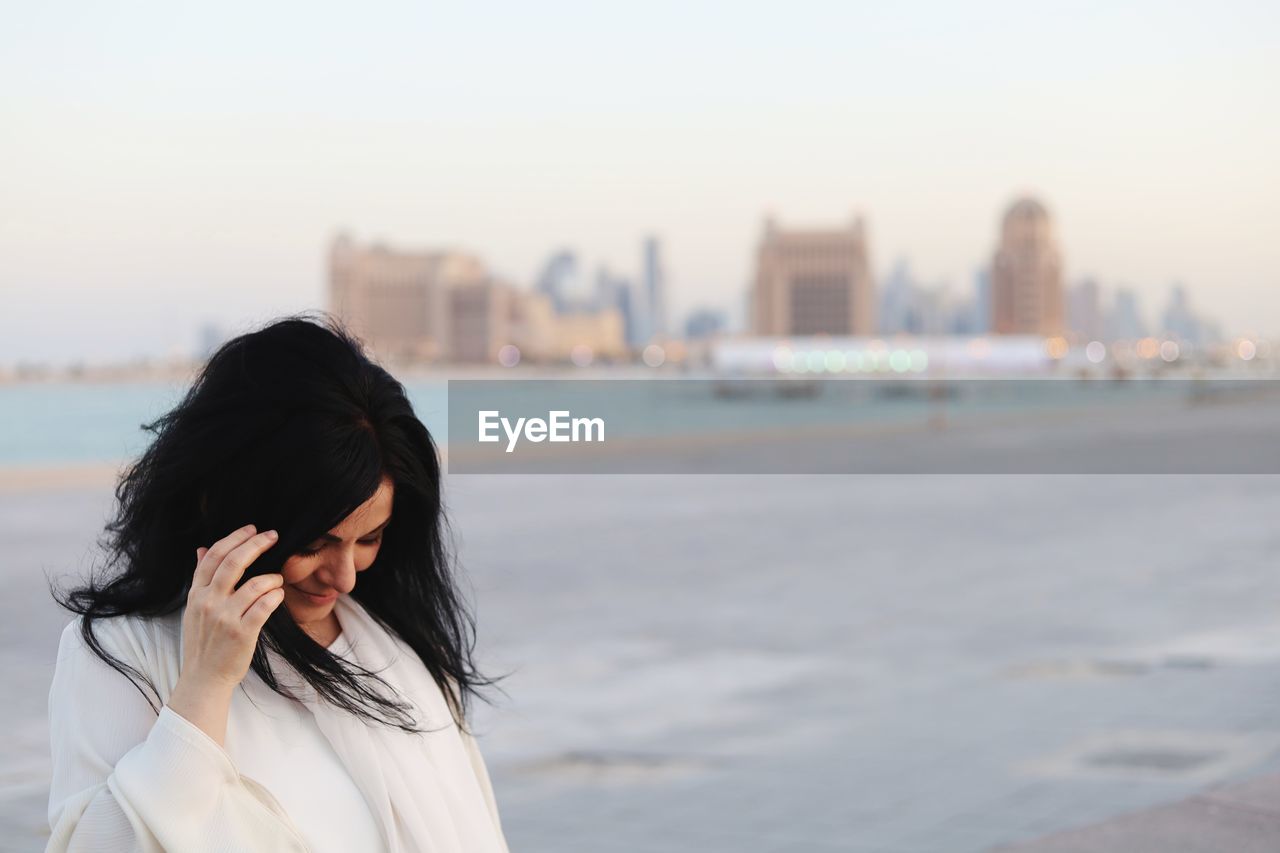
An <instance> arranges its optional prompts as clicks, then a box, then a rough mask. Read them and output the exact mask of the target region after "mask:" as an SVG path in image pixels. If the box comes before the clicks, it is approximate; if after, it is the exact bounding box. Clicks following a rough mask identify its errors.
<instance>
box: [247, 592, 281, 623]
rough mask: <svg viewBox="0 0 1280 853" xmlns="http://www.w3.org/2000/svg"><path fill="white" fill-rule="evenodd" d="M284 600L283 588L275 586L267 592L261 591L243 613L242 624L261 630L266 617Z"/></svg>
mask: <svg viewBox="0 0 1280 853" xmlns="http://www.w3.org/2000/svg"><path fill="white" fill-rule="evenodd" d="M282 601H284V590H283V589H281V588H280V587H276V588H275V589H273V590H270V591H269V592H265V593H263V594H262V595H261V596H259V597H258V600H257V601H255V602H254V603H253V604H252V605H250V606H249V609H248V610H247V611H245V614H244V624H245V627H246V628H249V629H251V630H253V631H261V630H262V626H263V625H265V624H267V619H268V617H270V616H271V613H272V612H273V611H274V610H275V609H276V608H277V607H279V606H280V602H282Z"/></svg>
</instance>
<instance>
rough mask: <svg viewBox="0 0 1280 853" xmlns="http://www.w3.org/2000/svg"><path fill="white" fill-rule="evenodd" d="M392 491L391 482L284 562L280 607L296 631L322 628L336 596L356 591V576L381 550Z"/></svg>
mask: <svg viewBox="0 0 1280 853" xmlns="http://www.w3.org/2000/svg"><path fill="white" fill-rule="evenodd" d="M393 492H394V485H393V483H392V481H391V478H390V477H383V479H382V484H381V485H380V486H379V487H378V491H376V492H375V493H374V494H373V497H371V498H369V500H367V501H365V502H364V503H363V504H361V505H360V506H359V507H357V508H356V510H355V511H354V512H353V513H351V514H350V515H348V516H347V517H346V518H344V519H343V520H342V523H341V524H339V525H338V526H337V527H335V528H333V529H332V530H330V531H329V533H328V534H327V535H325V536H322V537H321V538H319V539H317V540H316V541H314V542H312V543H310V544H309V545H308V546H307V547H306V549H305V550H306V551H307V552H312V551H314V553H297V554H294V555H293V556H291V557H289V558H288V559H287V560H285V563H284V567H283V568H282V569H281V570H280V571H281V574H282V575H284V604H285V606H286V607H288V608H289V614H290V615H291V616H293V620H294V621H295V622H297V623H298V625H299V626H300V627H302V628H303V629H304V630H306V629H307V628H308V627H309V626H312V627H314V626H318V625H322V624H324V623H326V622H327V621H328V620H329V618H330V614H332V613H333V605H334V602H335V601H336V600H337V598H338V595H339V594H345V593H348V592H351V590H353V589H355V585H356V573H357V572H363V571H364V570H365V569H367V568H369V566H371V565H372V564H373V561H374V559H375V558H376V557H377V556H378V548H380V547H381V545H382V529H383V528H384V527H386V525H387V523H388V522H390V521H391V505H392V499H393V497H394V495H393Z"/></svg>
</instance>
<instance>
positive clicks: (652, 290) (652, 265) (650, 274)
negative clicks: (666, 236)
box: [642, 237, 667, 343]
mask: <svg viewBox="0 0 1280 853" xmlns="http://www.w3.org/2000/svg"><path fill="white" fill-rule="evenodd" d="M642 281H643V283H644V311H643V312H642V313H643V314H644V315H645V318H644V319H645V322H644V324H643V325H644V330H643V333H642V336H643V337H644V339H645V341H644V342H645V343H647V342H648V341H649V340H650V339H652V338H654V337H662V336H663V335H666V333H667V294H666V290H667V282H666V272H665V270H663V268H662V247H661V244H660V243H659V242H658V238H657V237H647V238H646V239H645V241H644V268H643V279H642Z"/></svg>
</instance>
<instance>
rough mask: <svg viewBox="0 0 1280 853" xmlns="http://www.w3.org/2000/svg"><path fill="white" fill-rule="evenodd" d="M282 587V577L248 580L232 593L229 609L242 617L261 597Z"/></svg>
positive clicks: (263, 577) (269, 576)
mask: <svg viewBox="0 0 1280 853" xmlns="http://www.w3.org/2000/svg"><path fill="white" fill-rule="evenodd" d="M282 586H284V576H283V575H278V574H270V575H258V576H257V577H256V578H249V580H247V581H245V582H244V585H243V586H241V587H240V588H239V589H237V590H236V591H235V592H234V593H232V595H231V603H230V604H231V609H232V610H233V611H234V612H235V613H236V615H238V616H241V617H243V616H244V615H245V614H246V613H248V612H249V608H250V607H252V606H253V603H254V602H255V601H257V600H258V599H259V598H260V597H261V596H262V595H264V594H266V593H268V592H270V591H271V590H273V589H280V587H282Z"/></svg>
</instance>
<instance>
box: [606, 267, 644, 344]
mask: <svg viewBox="0 0 1280 853" xmlns="http://www.w3.org/2000/svg"><path fill="white" fill-rule="evenodd" d="M595 302H596V308H598V309H600V310H614V311H617V312H618V314H620V315H621V317H622V335H623V340H625V341H626V342H627V344H628V345H629V346H631V347H634V348H639V347H641V346H642V345H643V344H642V343H641V342H640V341H639V329H638V326H639V323H638V319H637V314H638V313H639V312H638V311H637V305H636V304H635V303H636V292H635V288H634V287H632V285H631V282H630V280H628V279H626V278H624V277H622V276H617V275H614V274H613V273H612V272H610V271H609V269H608V268H607V267H603V266H602V267H600V269H599V270H598V271H597V272H596V299H595Z"/></svg>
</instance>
